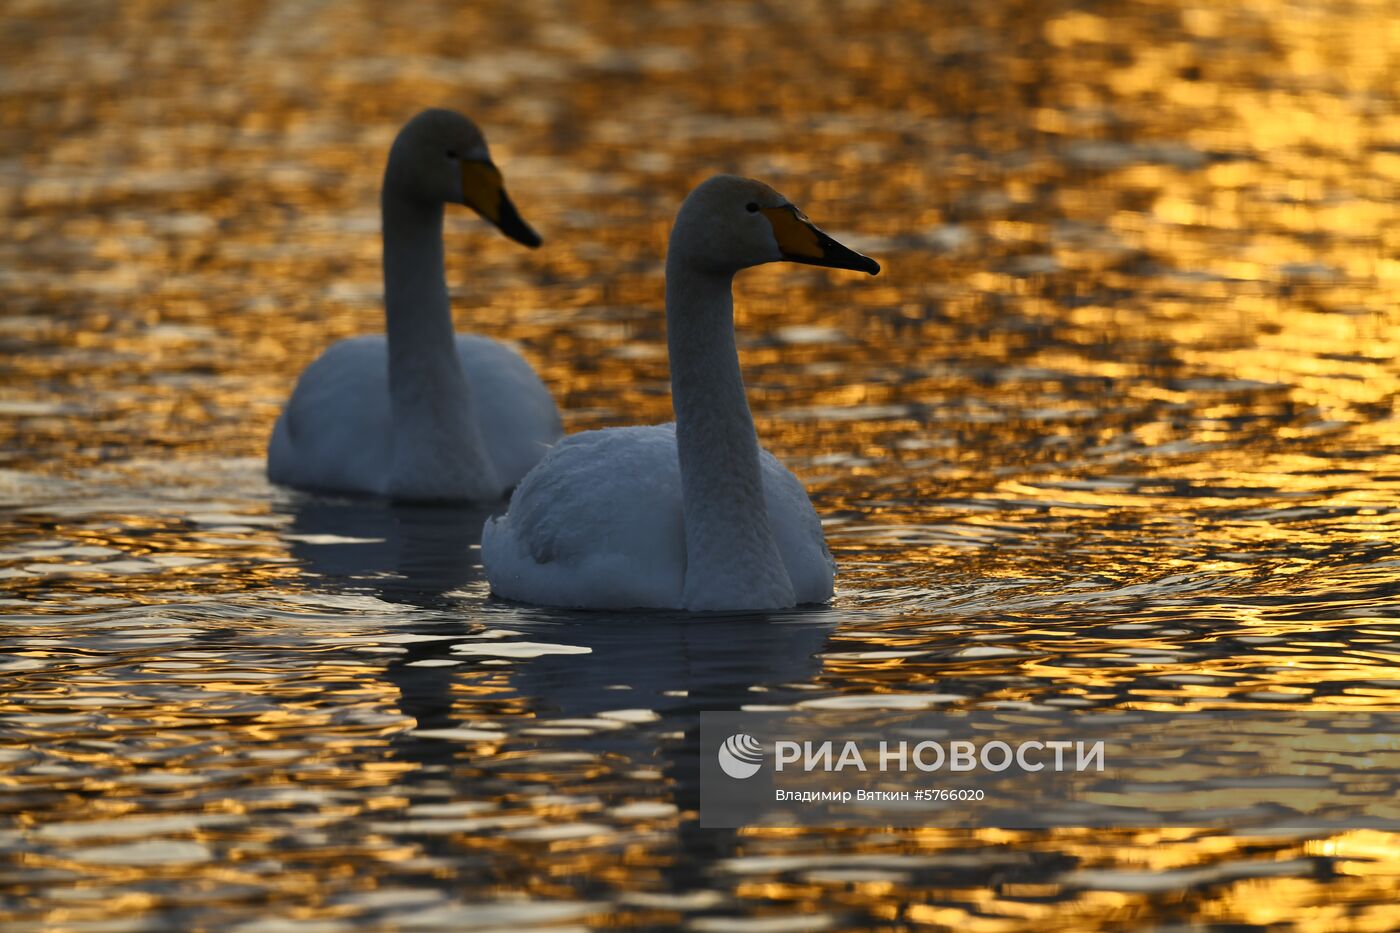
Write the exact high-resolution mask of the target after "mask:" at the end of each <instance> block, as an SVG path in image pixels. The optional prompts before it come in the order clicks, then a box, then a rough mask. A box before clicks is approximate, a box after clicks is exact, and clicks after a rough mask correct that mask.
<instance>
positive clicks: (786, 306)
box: [0, 0, 1400, 931]
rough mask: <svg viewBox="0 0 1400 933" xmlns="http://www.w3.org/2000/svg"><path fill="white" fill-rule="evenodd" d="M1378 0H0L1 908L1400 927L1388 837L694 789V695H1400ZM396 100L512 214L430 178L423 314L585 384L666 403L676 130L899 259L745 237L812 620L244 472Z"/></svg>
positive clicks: (692, 148)
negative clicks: (792, 817)
mask: <svg viewBox="0 0 1400 933" xmlns="http://www.w3.org/2000/svg"><path fill="white" fill-rule="evenodd" d="M1394 12H1395V10H1394V6H1393V4H1390V3H1388V2H1380V0H1377V2H1365V0H1355V2H1342V0H1336V2H1330V0H1314V2H1310V3H1304V4H1285V3H1281V2H1276V0H1253V2H1250V3H1243V4H1237V5H1233V6H1231V7H1229V8H1225V7H1221V6H1220V5H1217V4H1211V3H1205V2H1199V3H1192V2H1190V0H1155V2H1148V0H1143V2H1106V3H1097V4H1089V5H1086V6H1082V7H1081V5H1079V4H1073V3H1069V2H1067V0H1050V2H1041V0H1036V2H1031V0H1022V2H1014V0H1012V2H998V3H985V4H966V5H958V4H943V3H937V4H927V3H913V2H903V3H897V2H885V0H863V2H858V3H856V2H853V3H848V4H839V5H838V4H818V3H811V2H792V3H777V2H773V3H758V4H742V5H740V4H701V3H695V4H690V3H680V2H670V3H661V4H653V5H641V4H638V5H632V6H629V7H628V8H627V9H626V12H625V15H624V14H623V13H622V12H620V10H619V8H618V6H617V5H616V4H607V3H601V2H592V0H561V2H556V3H548V4H543V3H541V4H533V3H524V4H522V3H515V4H505V3H497V2H484V3H475V4H470V5H465V6H464V5H461V4H453V3H446V2H437V3H435V2H405V3H397V4H393V5H371V4H291V3H287V4H266V5H265V4H260V3H252V2H241V0H239V2H230V3H222V4H211V5H201V4H181V3H161V2H156V3H144V4H120V3H84V4H76V5H75V4H68V3H62V2H57V0H23V2H16V3H11V4H9V5H8V6H7V7H6V11H5V28H4V29H3V30H0V61H2V62H4V64H3V65H0V215H3V219H4V224H5V227H6V230H7V231H8V235H7V236H6V237H5V238H3V240H0V299H2V302H3V303H0V307H3V309H4V310H3V312H2V313H0V347H2V348H3V353H4V366H3V368H0V457H3V460H2V461H0V501H3V502H4V503H5V507H6V519H7V521H6V522H5V523H4V526H3V527H0V606H3V608H4V611H5V612H6V613H7V615H9V616H10V617H11V618H10V619H9V621H8V623H7V626H6V630H5V633H4V637H3V639H0V647H3V651H4V654H3V660H0V668H3V670H4V671H5V673H6V674H7V675H8V676H7V677H6V678H5V680H4V684H3V687H0V716H3V717H4V722H5V727H6V742H5V745H4V747H3V748H0V787H3V792H2V793H3V796H0V801H3V804H2V805H3V807H4V809H5V811H6V813H7V815H8V817H9V819H10V822H9V824H8V825H7V826H5V827H3V828H0V890H3V891H4V895H5V897H4V900H3V902H0V917H4V919H5V922H6V923H5V925H6V928H7V929H13V930H26V929H33V930H39V929H45V930H49V929H73V930H83V929H92V930H97V929H111V928H112V927H110V926H107V927H104V926H101V924H103V923H108V922H115V921H116V920H129V921H130V922H131V923H132V924H133V926H132V927H131V928H137V929H147V928H193V927H196V926H201V925H203V926H208V927H211V928H226V929H244V930H247V931H255V930H259V929H265V927H260V926H259V925H258V924H259V923H269V924H270V923H272V922H274V921H279V922H283V923H284V924H285V926H283V927H276V928H278V929H308V930H310V929H316V930H322V929H339V928H343V927H347V926H350V925H355V924H358V925H370V926H373V925H376V924H377V925H379V926H381V927H386V928H394V927H396V926H400V925H404V924H408V923H410V922H411V923H414V924H417V926H418V927H419V928H434V927H438V928H445V929H463V928H470V927H473V926H475V927H491V926H504V925H509V926H513V927H523V926H532V925H550V924H558V925H570V924H572V925H579V924H596V925H609V924H610V925H629V926H639V927H646V926H651V927H657V926H668V925H680V924H689V925H691V926H692V927H693V928H695V929H701V930H703V929H737V930H744V929H758V928H759V927H757V926H752V925H746V922H748V921H753V920H754V919H755V918H761V917H769V916H770V915H782V914H786V913H789V912H791V911H792V910H794V909H797V910H800V911H802V912H803V913H805V914H807V915H809V916H808V917H807V918H806V920H805V921H804V923H805V924H806V928H814V927H816V926H817V925H819V924H821V923H826V924H827V925H829V926H830V927H832V928H836V927H841V928H857V927H859V928H886V929H892V928H912V927H927V928H934V929H937V928H953V927H956V928H960V929H979V930H1011V929H1036V930H1086V929H1125V928H1130V927H1147V926H1154V927H1160V928H1164V927H1171V926H1173V925H1186V924H1196V925H1203V926H1204V925H1211V924H1216V925H1220V926H1227V925H1232V926H1233V927H1249V926H1254V927H1263V926H1270V927H1271V928H1296V929H1306V930H1338V929H1353V930H1389V929H1393V928H1395V927H1396V926H1397V925H1400V913H1398V912H1397V908H1396V906H1395V904H1396V901H1397V898H1396V892H1397V889H1400V840H1397V838H1396V836H1395V835H1394V834H1387V833H1381V832H1375V831H1353V832H1346V833H1338V834H1335V835H1331V836H1320V837H1319V836H1309V835H1306V834H1305V835H1301V836H1294V837H1289V836H1269V837H1260V836H1251V835H1249V834H1248V833H1243V832H1235V831H1230V830H1209V831H1207V830H1199V829H1192V830H1188V829H1181V830H1154V831H1152V832H1143V831H1132V830H1122V831H1115V832H1103V831H1098V830H1096V831H1092V832H1090V831H1083V832H1067V831H1054V832H1042V833H1010V832H994V831H979V832H952V831H942V830H935V829H930V830H921V831H918V832H900V833H897V834H895V833H891V834H885V833H857V832H838V833H816V832H811V831H806V832H798V831H790V832H780V831H776V830H752V831H747V832H745V833H743V834H740V835H735V836H719V835H715V834H707V833H704V832H701V831H700V830H698V829H697V828H696V827H695V825H694V807H695V805H696V801H695V799H694V786H693V782H694V778H693V775H692V773H691V772H692V771H693V768H694V755H695V754H696V750H695V748H694V745H693V735H691V736H690V738H687V737H686V736H687V734H688V732H689V731H691V730H693V723H694V713H695V711H696V710H698V709H702V708H724V707H729V708H732V707H734V706H737V705H741V704H748V705H764V706H791V705H795V704H797V703H800V702H804V701H808V700H812V699H814V698H822V697H842V696H845V697H858V696H865V695H877V696H878V695H883V694H907V693H921V692H929V691H932V692H939V693H945V694H955V695H957V696H959V697H961V698H962V699H961V700H959V701H958V704H955V705H965V706H991V705H995V704H1003V705H1012V706H1013V708H1014V705H1015V704H1033V705H1045V706H1064V707H1069V708H1075V707H1084V708H1094V707H1102V706H1109V707H1134V708H1141V709H1178V708H1182V707H1187V708H1197V707H1204V708H1236V709H1237V708H1244V707H1253V706H1263V707H1268V708H1305V707H1311V706H1317V705H1328V706H1365V707H1368V708H1372V709H1376V710H1385V709H1391V710H1393V709H1395V708H1396V707H1397V705H1400V638H1397V634H1400V631H1398V630H1397V625H1396V622H1395V614H1396V607H1397V600H1396V583H1395V580H1396V571H1397V569H1400V563H1397V558H1396V557H1395V556H1394V550H1395V541H1396V533H1395V525H1396V522H1397V516H1398V515H1400V454H1397V447H1396V440H1397V437H1398V436H1400V433H1398V432H1397V424H1396V420H1395V419H1396V412H1395V401H1396V394H1397V389H1400V371H1397V365H1396V362H1395V360H1396V356H1397V353H1396V351H1397V342H1400V330H1397V326H1396V325H1397V317H1396V311H1395V305H1394V301H1393V295H1394V293H1395V291H1396V289H1397V287H1398V286H1400V260H1398V259H1397V247H1400V206H1397V205H1400V198H1397V194H1400V114H1397V92H1396V90H1395V89H1396V88H1397V87H1400V20H1397V19H1396V17H1395V16H1394ZM430 103H445V104H449V105H453V106H456V107H458V108H460V109H462V110H464V111H466V112H468V113H470V114H471V115H472V116H473V117H475V118H476V119H477V120H478V121H479V122H480V123H481V124H482V126H483V127H485V128H486V130H487V133H488V135H489V137H490V139H491V142H492V146H493V150H494V151H495V153H496V155H497V157H498V160H499V162H500V163H501V164H502V166H503V168H504V170H505V172H506V175H507V177H508V179H509V180H510V184H511V188H512V191H513V192H514V193H515V196H516V199H517V201H518V202H519V205H520V207H521V210H522V212H523V213H524V214H525V215H526V216H527V217H528V218H529V219H530V220H531V221H532V223H534V224H535V225H536V226H537V227H538V228H539V229H540V230H541V232H542V233H543V234H544V236H545V238H546V246H545V248H544V249H541V250H539V251H538V252H530V253H527V252H525V251H523V250H519V249H518V248H516V247H514V246H513V245H512V244H510V243H508V242H507V241H505V240H504V239H502V238H499V237H495V236H492V235H490V234H489V233H487V232H485V231H483V229H482V228H481V225H480V224H479V223H478V222H477V221H476V220H475V219H473V218H471V217H468V216H466V215H465V213H464V212H463V213H461V214H459V215H455V216H453V217H452V218H451V219H450V221H449V228H448V236H449V277H450V280H451V282H452V284H453V288H454V294H455V295H456V298H457V315H458V321H459V324H460V325H461V326H462V327H464V328H466V327H471V328H473V329H477V330H480V331H482V332H484V333H487V334H490V335H492V336H496V337H502V338H508V339H511V340H513V341H515V342H516V343H517V344H518V345H519V346H521V348H522V349H523V351H524V352H525V354H526V355H527V356H528V357H529V359H530V360H531V362H532V363H533V364H534V365H535V366H536V368H537V369H538V370H539V371H540V373H541V374H542V376H543V377H544V379H545V381H546V382H547V383H548V384H549V386H550V387H551V389H552V390H553V391H554V393H555V394H556V396H557V398H558V399H559V401H560V405H561V408H562V409H563V410H564V411H565V413H566V419H567V423H568V427H569V429H570V430H580V429H584V428H590V427H597V426H603V425H613V424H620V423H629V422H637V421H660V420H665V419H667V418H668V417H669V398H668V395H667V368H666V361H665V354H664V346H665V344H664V329H663V321H662V319H661V315H660V314H659V305H660V300H661V284H662V283H661V257H662V249H663V246H664V242H665V235H666V231H667V229H668V225H669V220H670V217H671V214H672V213H673V211H674V209H675V206H676V204H677V203H678V201H679V199H680V197H682V196H683V194H684V193H685V191H686V190H687V189H688V188H689V187H690V186H691V185H692V184H694V183H695V182H696V181H698V180H699V179H700V178H702V177H704V176H705V175H707V174H709V173H711V172H713V171H717V170H729V171H740V172H744V173H747V174H753V175H757V176H760V177H763V178H764V179H766V180H769V181H770V182H772V183H773V184H774V185H775V186H776V187H778V188H779V190H782V191H783V192H785V193H786V194H788V195H789V196H790V197H792V198H793V199H794V200H795V201H796V202H797V203H799V204H801V205H803V207H804V208H805V210H806V211H807V212H808V213H809V214H810V215H811V216H812V217H813V218H816V219H817V220H818V221H819V222H820V223H822V225H823V226H824V227H825V228H827V229H829V230H831V231H833V232H839V233H840V235H841V236H842V239H843V240H846V241H847V242H850V243H851V244H852V245H853V246H855V247H857V248H859V249H861V250H862V251H865V252H868V253H871V254H872V255H875V256H877V257H878V258H879V259H880V260H881V262H882V263H883V264H884V266H885V269H886V272H885V274H882V275H881V276H880V277H879V278H878V279H873V280H870V281H868V282H855V281H852V279H851V278H850V277H847V276H842V275H840V274H828V273H826V272H822V271H816V270H809V269H802V268H794V267H781V268H780V267H769V268H765V269H762V270H758V271H755V272H752V273H748V274H746V275H745V276H744V277H743V278H742V279H741V280H740V282H739V286H738V307H739V326H740V339H741V346H742V352H743V356H744V363H745V366H746V372H747V377H748V382H749V386H750V397H751V400H752V403H753V406H754V409H755V416H756V421H757V424H758V428H759V431H760V433H761V435H762V437H763V439H764V441H765V443H766V444H767V445H768V446H769V447H770V448H771V449H772V450H774V452H775V453H777V454H778V455H779V456H780V457H781V458H782V459H784V460H785V461H786V462H787V463H789V464H791V465H792V466H793V467H794V469H796V470H797V471H798V472H799V473H800V475H802V477H803V478H804V480H805V481H806V483H807V484H808V487H809V489H811V491H812V493H813V497H814V501H815V502H816V504H817V507H818V509H819V511H820V512H821V514H822V516H823V518H824V520H825V521H826V523H827V533H828V537H829V539H830V541H831V544H832V547H833V550H834V551H835V553H836V555H837V557H838V560H839V561H840V563H841V567H842V573H841V581H840V591H839V594H838V598H837V600H836V603H835V605H834V606H833V607H832V608H831V609H830V610H824V611H819V612H814V613H804V614H798V615H796V616H794V617H785V618H784V619H782V620H779V621H778V622H774V623H765V624H759V623H753V622H747V623H733V624H729V623H726V624H724V625H722V626H720V627H718V628H716V627H706V628H703V629H700V628H696V627H693V626H686V625H684V624H682V623H679V622H676V621H675V620H654V621H653V622H650V623H647V624H646V625H645V626H644V627H642V628H643V630H641V631H639V627H638V626H637V625H636V624H627V623H624V622H617V621H615V620H613V621H607V622H603V621H600V620H587V621H581V620H579V619H577V618H571V617H569V616H567V615H561V614H555V613H547V612H535V611H530V610H522V609H518V608H516V607H509V606H503V605H501V604H498V603H494V602H489V601H487V599H486V590H485V586H484V583H483V581H482V580H481V577H480V572H479V568H477V567H476V565H475V562H474V559H473V557H474V553H475V552H474V551H473V550H472V546H473V544H474V543H475V541H474V532H473V531H471V530H468V531H463V529H464V528H467V529H470V528H471V525H472V523H471V522H470V521H463V522H457V521H454V520H453V519H452V518H451V517H448V518H446V519H443V518H441V517H437V518H435V517H433V516H432V515H423V514H420V513H414V512H412V511H408V512H405V511H402V510H399V511H391V510H388V509H385V508H383V507H378V506H364V505H356V504H349V503H336V502H318V501H315V500H308V499H304V498H299V497H295V496H291V495H288V494H286V493H283V492H279V491H275V490H271V489H269V488H268V487H267V486H266V484H265V483H263V481H262V479H261V476H260V463H259V458H260V456H261V452H262V448H263V444H264V442H265V439H266V437H267V434H268V431H269V429H270V426H271V422H272V419H273V418H274V417H275V415H276V412H277V410H278V408H279V406H280V404H281V401H282V399H283V398H285V396H286V393H287V391H288V389H289V387H290V384H291V382H292V379H293V378H294V375H295V373H296V372H297V371H299V369H300V368H301V367H302V366H303V365H305V364H306V363H307V362H308V361H309V360H310V359H312V358H313V357H314V356H315V354H316V353H318V352H319V351H320V350H321V349H322V348H323V347H324V346H325V345H326V344H327V343H329V342H330V341H332V340H334V339H337V338H340V337H344V336H349V335H352V334H357V333H362V332H367V331H373V330H377V329H379V327H380V326H381V311H380V307H379V288H380V286H379V270H378V241H377V230H378V218H377V213H376V204H377V185H378V181H379V173H380V166H381V165H382V159H383V154H384V151H385V148H386V146H387V144H388V142H389V140H390V139H391V138H392V135H393V133H394V131H395V130H396V128H397V126H398V125H399V124H400V123H401V122H402V121H403V119H404V118H405V117H406V116H407V115H408V114H410V113H411V112H412V111H414V110H416V109H417V108H419V107H420V106H423V105H426V104H430ZM478 521H479V519H478ZM532 646H533V647H532ZM266 928H272V927H266Z"/></svg>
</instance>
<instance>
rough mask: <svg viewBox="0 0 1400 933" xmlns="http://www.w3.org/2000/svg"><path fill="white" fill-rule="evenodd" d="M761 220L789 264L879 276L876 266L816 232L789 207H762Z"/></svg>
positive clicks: (876, 264)
mask: <svg viewBox="0 0 1400 933" xmlns="http://www.w3.org/2000/svg"><path fill="white" fill-rule="evenodd" d="M763 216H765V217H767V218H768V222H769V223H770V224H772V225H773V237H774V238H775V239H776V240H777V241H778V250H779V251H780V252H781V253H782V254H783V258H784V259H786V260H788V261H789V262H802V263H806V264H807V265H809V266H829V267H830V268H832V269H854V270H855V271H857V272H869V273H870V274H871V275H879V274H880V264H879V263H878V262H876V261H875V260H873V259H871V258H870V257H869V256H864V255H862V254H860V253H857V252H856V251H855V250H853V249H851V248H850V247H848V246H842V245H841V244H840V243H837V242H836V241H835V240H833V239H832V238H831V237H829V236H827V235H826V234H825V233H822V232H821V231H820V230H818V229H817V226H816V224H814V223H812V222H811V221H810V220H808V219H807V215H806V214H804V213H802V212H801V211H799V210H798V209H797V208H795V207H793V206H792V205H791V204H785V205H783V206H782V207H765V208H763Z"/></svg>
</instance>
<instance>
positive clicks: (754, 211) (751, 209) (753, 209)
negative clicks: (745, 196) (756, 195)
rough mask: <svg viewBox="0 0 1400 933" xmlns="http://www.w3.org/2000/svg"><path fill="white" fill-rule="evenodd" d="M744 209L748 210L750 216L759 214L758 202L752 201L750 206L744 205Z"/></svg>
mask: <svg viewBox="0 0 1400 933" xmlns="http://www.w3.org/2000/svg"><path fill="white" fill-rule="evenodd" d="M744 209H745V210H747V211H748V212H749V213H750V214H757V213H758V202H756V201H750V202H749V203H748V204H746V205H744Z"/></svg>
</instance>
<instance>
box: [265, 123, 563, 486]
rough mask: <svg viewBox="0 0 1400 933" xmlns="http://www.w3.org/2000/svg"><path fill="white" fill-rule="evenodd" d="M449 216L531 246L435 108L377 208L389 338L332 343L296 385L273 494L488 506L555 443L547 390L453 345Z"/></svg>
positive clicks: (277, 430)
mask: <svg viewBox="0 0 1400 933" xmlns="http://www.w3.org/2000/svg"><path fill="white" fill-rule="evenodd" d="M446 203H453V204H465V205H466V206H467V207H470V208H472V209H473V210H474V211H476V212H477V213H478V214H480V215H481V216H482V217H483V218H484V219H486V220H487V221H489V222H490V223H492V224H494V225H495V226H496V227H498V228H499V229H500V231H501V232H502V233H504V234H505V235H506V236H508V237H510V238H511V239H512V240H515V241H516V242H518V243H522V244H524V245H525V246H528V247H530V248H532V249H533V248H534V247H537V246H539V245H540V237H539V235H538V234H537V233H535V231H534V230H532V229H531V228H530V226H529V225H528V224H526V223H525V221H524V220H523V219H522V218H521V217H520V214H519V213H518V212H517V211H516V209H515V205H514V204H512V203H511V200H510V198H509V197H507V196H506V191H505V187H504V186H503V184H502V181H501V173H500V171H499V170H498V169H497V168H496V166H495V165H494V164H493V163H492V162H491V156H490V154H489V153H488V151H487V149H486V140H485V139H484V138H483V137H482V135H481V131H480V130H478V129H477V128H476V126H475V125H474V124H473V123H472V122H471V121H470V120H468V119H467V118H466V117H464V116H462V115H461V114H458V113H454V112H452V111H450V110H438V109H433V110H425V111H423V112H422V113H420V114H418V115H417V116H415V117H414V118H413V119H411V120H409V121H408V123H407V124H405V125H404V127H403V129H402V130H401V131H400V132H399V134H398V136H397V138H395V140H394V143H393V146H392V147H391V148H390V150H389V160H388V165H387V166H386V168H385V170H384V184H383V189H382V192H381V195H380V210H381V214H382V220H383V231H384V232H383V236H384V244H383V248H384V253H383V263H384V312H385V323H386V327H385V330H386V332H387V333H386V334H385V335H378V334H376V335H374V336H366V337H354V338H351V339H349V340H342V341H340V342H338V343H335V344H333V345H331V346H330V347H329V348H328V349H327V350H326V351H325V352H324V353H323V354H321V356H320V357H319V358H317V359H316V360H315V361H314V362H313V363H312V364H311V365H310V366H308V367H307V368H306V369H305V370H304V371H303V372H302V374H301V378H300V379H298V381H297V384H296V388H295V389H294V390H293V391H292V396H291V398H290V399H289V400H288V402H287V406H286V408H285V409H284V410H283V412H282V415H281V417H279V418H278V419H277V424H276V426H275V427H274V428H273V431H272V439H271V441H270V442H269V444H268V452H267V475H268V479H270V480H271V481H272V482H274V483H281V484H284V485H288V486H296V487H300V488H304V489H317V490H328V491H337V492H352V493H370V494H373V495H381V496H388V497H391V498H393V499H395V500H400V501H420V502H432V501H476V502H481V501H496V500H498V499H500V498H502V496H504V495H505V493H506V491H507V490H509V489H510V488H511V487H512V486H514V485H515V484H516V483H518V482H519V481H520V478H521V477H522V476H524V475H525V474H526V472H528V471H529V469H530V468H531V467H532V466H534V465H535V463H536V462H537V461H538V460H539V459H540V458H541V457H542V456H543V455H544V453H545V451H546V450H547V449H548V448H549V445H551V444H553V443H554V442H555V441H556V440H558V439H559V437H560V436H561V435H562V433H563V431H562V428H561V425H560V421H559V411H558V409H557V408H556V407H555V405H554V400H553V398H552V397H551V396H550V394H549V390H548V389H546V388H545V386H544V384H543V383H542V382H541V381H540V379H539V377H538V376H536V375H535V373H534V371H533V370H531V369H530V366H529V364H528V363H526V362H525V360H523V359H522V358H521V357H520V354H518V353H516V352H515V351H514V350H512V349H510V348H509V347H507V346H505V345H504V344H501V343H498V342H496V341H494V340H490V339H488V338H485V337H478V336H474V335H471V334H454V333H453V331H452V308H451V304H450V303H449V301H448V297H447V282H446V278H445V276H444V273H443V246H442V218H443V205H444V204H446Z"/></svg>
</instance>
